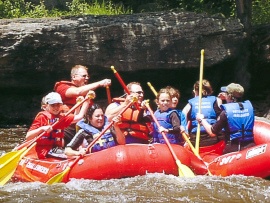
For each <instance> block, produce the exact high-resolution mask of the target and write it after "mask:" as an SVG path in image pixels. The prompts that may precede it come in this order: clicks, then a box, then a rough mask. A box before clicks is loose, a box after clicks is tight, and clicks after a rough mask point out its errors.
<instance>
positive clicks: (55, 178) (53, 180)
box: [46, 100, 134, 185]
mask: <svg viewBox="0 0 270 203" xmlns="http://www.w3.org/2000/svg"><path fill="white" fill-rule="evenodd" d="M133 102H134V100H133V101H131V102H129V103H128V105H127V106H126V107H125V108H123V109H122V110H121V111H120V112H119V114H118V115H122V114H123V113H124V112H125V111H126V110H127V109H128V108H129V107H130V105H131V104H132V103H133ZM113 123H114V121H111V122H110V123H109V125H107V126H106V128H104V129H103V130H102V131H101V132H100V134H99V135H98V136H97V137H96V138H95V139H94V140H93V141H92V142H91V143H90V144H89V145H88V146H87V148H86V152H87V151H89V149H90V148H91V147H92V146H93V145H94V144H95V143H96V142H97V141H98V140H99V139H100V138H101V136H102V135H103V134H104V133H105V132H106V131H107V130H108V129H109V128H110V127H111V126H112V125H113ZM81 158H83V156H82V155H80V156H78V157H77V158H76V159H75V160H74V162H73V163H72V164H71V165H70V166H67V167H66V168H65V170H63V171H62V172H60V173H58V174H56V175H54V176H53V177H51V178H50V179H49V180H48V181H47V182H46V183H47V184H49V185H52V184H54V183H59V182H62V180H63V178H64V176H65V175H67V174H68V173H69V171H70V170H71V169H72V168H73V167H74V166H75V164H76V163H77V162H78V161H79V160H80V159H81Z"/></svg>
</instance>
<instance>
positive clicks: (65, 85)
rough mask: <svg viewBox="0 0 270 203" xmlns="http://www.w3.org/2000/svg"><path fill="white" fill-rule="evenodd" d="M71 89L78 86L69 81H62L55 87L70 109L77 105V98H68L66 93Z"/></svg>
mask: <svg viewBox="0 0 270 203" xmlns="http://www.w3.org/2000/svg"><path fill="white" fill-rule="evenodd" d="M70 87H76V85H74V84H73V83H72V82H69V81H60V82H57V83H55V85H54V90H55V91H56V92H57V93H59V94H60V96H61V98H62V100H63V103H64V104H66V105H67V106H68V107H69V108H71V107H72V106H74V105H75V104H76V97H66V92H67V90H68V89H69V88H70Z"/></svg>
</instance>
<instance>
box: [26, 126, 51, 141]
mask: <svg viewBox="0 0 270 203" xmlns="http://www.w3.org/2000/svg"><path fill="white" fill-rule="evenodd" d="M51 131H52V126H51V125H45V126H41V127H39V128H37V129H34V130H31V131H28V132H27V133H26V137H25V138H26V140H31V139H34V138H35V137H37V136H39V135H40V134H41V133H43V132H48V133H49V132H51Z"/></svg>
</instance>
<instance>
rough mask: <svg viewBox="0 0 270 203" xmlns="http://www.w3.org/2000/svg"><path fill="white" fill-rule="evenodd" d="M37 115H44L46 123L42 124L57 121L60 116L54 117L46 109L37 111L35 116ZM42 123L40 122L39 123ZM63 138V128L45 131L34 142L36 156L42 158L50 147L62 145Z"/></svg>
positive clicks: (50, 123)
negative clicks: (35, 143)
mask: <svg viewBox="0 0 270 203" xmlns="http://www.w3.org/2000/svg"><path fill="white" fill-rule="evenodd" d="M39 115H44V116H45V117H46V120H47V123H44V124H43V125H52V124H53V123H55V122H56V121H58V120H59V119H60V118H61V117H62V116H59V117H55V116H54V115H52V114H50V113H49V112H47V111H42V112H39V113H38V115H37V116H36V118H37V117H38V116H39ZM41 125H42V124H41ZM63 138H64V129H60V128H59V129H53V130H52V131H51V132H50V133H45V134H44V135H43V136H42V137H41V138H39V139H38V140H37V141H36V142H37V145H36V151H37V154H38V157H39V158H40V159H42V158H43V159H44V158H45V157H46V155H47V154H48V152H49V151H50V149H52V148H53V147H56V146H58V147H63V146H64V145H63V144H64V143H63Z"/></svg>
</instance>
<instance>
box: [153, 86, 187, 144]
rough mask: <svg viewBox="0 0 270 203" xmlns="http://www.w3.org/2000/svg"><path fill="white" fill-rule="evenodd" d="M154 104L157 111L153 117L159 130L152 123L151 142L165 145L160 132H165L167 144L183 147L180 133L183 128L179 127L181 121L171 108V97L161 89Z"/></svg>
mask: <svg viewBox="0 0 270 203" xmlns="http://www.w3.org/2000/svg"><path fill="white" fill-rule="evenodd" d="M156 102H157V105H158V109H157V110H156V111H155V113H154V115H155V117H156V118H157V121H158V122H159V124H160V126H161V127H160V128H159V129H158V126H157V125H156V124H155V123H153V126H154V131H153V142H154V143H155V142H156V143H162V144H164V143H166V142H165V140H164V138H163V135H162V133H161V132H165V134H166V136H167V138H168V140H169V142H170V143H171V144H180V145H183V144H184V141H183V139H182V135H181V133H180V132H181V131H182V130H183V127H182V126H181V119H180V117H179V115H178V112H177V111H176V110H175V109H173V108H171V103H172V96H171V94H170V91H169V90H168V89H167V88H162V89H160V91H159V92H158V94H157V98H156Z"/></svg>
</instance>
